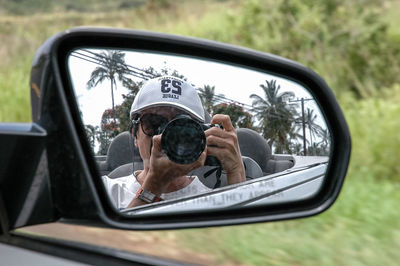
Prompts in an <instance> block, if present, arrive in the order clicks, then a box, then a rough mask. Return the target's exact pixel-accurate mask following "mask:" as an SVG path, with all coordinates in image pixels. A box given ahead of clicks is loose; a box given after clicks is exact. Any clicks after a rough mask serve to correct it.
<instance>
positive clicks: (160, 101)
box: [130, 76, 204, 122]
mask: <svg viewBox="0 0 400 266" xmlns="http://www.w3.org/2000/svg"><path fill="white" fill-rule="evenodd" d="M158 106H172V107H175V108H177V109H180V110H182V111H185V112H186V113H188V114H189V115H191V116H192V117H193V118H194V119H196V120H198V121H199V122H204V108H203V104H202V103H201V100H200V97H199V95H198V93H197V92H196V89H195V88H194V87H193V86H192V85H190V84H189V83H187V82H186V81H184V80H182V79H179V78H176V77H172V76H162V77H158V78H154V79H150V80H148V81H146V82H145V83H144V84H143V86H142V88H141V89H140V90H139V92H138V94H137V95H136V97H135V100H134V101H133V103H132V107H131V112H130V117H131V119H132V118H133V115H134V114H137V113H140V112H141V111H143V110H144V109H147V108H151V107H158Z"/></svg>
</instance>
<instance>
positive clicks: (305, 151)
mask: <svg viewBox="0 0 400 266" xmlns="http://www.w3.org/2000/svg"><path fill="white" fill-rule="evenodd" d="M313 100H314V99H312V98H306V99H304V98H301V99H300V100H294V101H292V100H290V101H289V102H290V103H293V102H301V123H302V125H303V149H304V156H307V145H306V141H307V140H306V121H305V114H304V102H305V101H313Z"/></svg>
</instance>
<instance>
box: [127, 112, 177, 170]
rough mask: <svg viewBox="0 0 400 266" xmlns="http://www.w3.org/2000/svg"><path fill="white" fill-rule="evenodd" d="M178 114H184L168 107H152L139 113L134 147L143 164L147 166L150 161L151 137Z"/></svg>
mask: <svg viewBox="0 0 400 266" xmlns="http://www.w3.org/2000/svg"><path fill="white" fill-rule="evenodd" d="M179 114H184V112H183V111H181V110H179V109H176V108H174V107H169V106H161V107H152V108H149V109H146V110H144V111H142V112H141V114H140V123H139V128H138V130H137V133H136V139H135V145H136V147H138V148H139V153H140V157H141V158H142V159H143V163H144V164H147V163H148V160H149V159H150V147H151V138H152V136H153V135H155V134H158V132H157V131H158V128H159V127H160V126H162V125H165V124H166V123H168V122H169V121H171V120H172V119H173V118H174V117H176V116H177V115H179Z"/></svg>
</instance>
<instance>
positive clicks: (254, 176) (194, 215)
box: [0, 28, 351, 229]
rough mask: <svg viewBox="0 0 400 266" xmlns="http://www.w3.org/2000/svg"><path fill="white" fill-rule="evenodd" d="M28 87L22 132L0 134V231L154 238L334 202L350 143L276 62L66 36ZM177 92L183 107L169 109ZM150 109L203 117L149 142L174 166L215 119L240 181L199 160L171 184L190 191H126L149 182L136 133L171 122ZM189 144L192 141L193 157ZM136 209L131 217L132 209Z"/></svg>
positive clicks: (292, 69)
mask: <svg viewBox="0 0 400 266" xmlns="http://www.w3.org/2000/svg"><path fill="white" fill-rule="evenodd" d="M152 80H157V82H159V87H154V88H152V89H153V90H152V91H151V92H152V93H151V94H147V96H146V97H147V98H146V100H151V101H153V103H152V104H151V105H147V107H148V106H151V107H152V109H151V110H152V111H151V112H146V110H148V109H146V108H141V109H140V108H139V109H137V110H139V111H137V112H136V111H135V110H136V109H135V110H134V108H133V107H131V106H132V103H133V102H134V101H135V98H136V97H139V96H138V95H139V94H140V93H141V92H140V91H141V89H142V88H143V87H145V86H146V85H145V84H148V82H149V81H152ZM30 86H31V103H32V116H33V123H32V124H0V143H1V145H2V147H5V149H6V153H2V154H1V158H2V159H1V160H0V166H1V167H0V177H1V179H0V188H1V193H0V195H2V197H3V201H4V206H5V209H6V210H7V212H8V217H9V221H10V222H9V224H10V225H9V226H10V228H11V229H13V228H18V227H21V226H25V225H30V224H38V223H43V222H49V221H56V220H60V219H61V220H62V221H63V222H66V223H85V224H92V225H101V226H109V227H114V228H123V229H167V228H188V227H205V226H216V225H232V224H244V223H253V222H264V221H274V220H282V219H293V218H299V217H306V216H311V215H315V214H318V213H320V212H322V211H324V210H326V209H327V208H329V206H331V205H332V204H333V203H334V201H335V200H336V198H337V197H338V195H339V192H340V189H341V187H342V184H343V181H344V177H345V175H346V171H347V166H348V162H349V157H350V146H351V144H350V135H349V131H348V128H347V124H346V121H345V119H344V117H343V114H342V111H341V109H340V107H339V105H338V103H337V101H336V99H335V97H334V95H333V93H332V91H331V89H330V88H329V87H328V85H327V84H326V83H325V82H324V80H323V79H322V78H321V77H319V76H318V75H317V74H316V73H315V72H313V71H312V70H310V69H308V68H305V67H304V66H302V65H300V64H299V63H296V62H293V61H290V60H288V59H285V58H281V57H278V56H274V55H270V54H265V53H261V52H257V51H253V50H250V49H246V48H240V47H236V46H231V45H227V44H222V43H217V42H212V41H207V40H200V39H193V38H186V37H181V36H173V35H166V34H160V33H151V32H142V31H131V30H117V29H100V28H76V29H72V30H68V31H65V32H62V33H60V34H57V35H55V36H53V37H52V38H50V39H49V40H47V41H46V42H45V43H44V44H43V45H42V47H41V48H40V49H39V50H38V51H37V53H36V56H35V59H34V62H33V66H32V73H31V83H30ZM187 87H190V88H193V91H195V94H194V95H195V96H193V95H191V96H190V97H192V98H190V100H182V98H184V97H186V96H185V93H186V90H187ZM197 95H198V96H197ZM140 97H142V100H143V98H145V97H144V96H143V93H142V95H140ZM157 97H160V99H161V100H155V99H158V98H157ZM163 98H164V100H165V101H169V102H171V101H175V100H181V101H182V102H183V103H182V102H177V103H176V102H175V103H174V104H175V105H171V106H175V107H177V108H175V109H176V110H178V111H179V112H178V114H181V113H182V112H183V113H185V111H188V110H189V109H190V108H189V107H188V106H191V105H193V102H195V101H197V98H199V100H198V103H200V104H201V105H202V108H203V110H200V111H199V112H197V111H196V112H192V113H190V112H189V114H190V115H193V113H194V115H193V117H194V118H193V121H194V120H196V119H197V120H198V121H197V122H192V121H190V123H191V124H193V125H194V126H193V128H199V129H196V130H194V129H192V128H190V127H189V125H188V124H187V123H186V124H185V123H181V122H179V123H180V124H177V126H176V128H177V129H176V131H175V132H174V131H171V132H172V133H171V132H170V133H169V137H168V140H165V139H164V140H163V145H167V144H168V145H169V146H168V147H169V148H168V149H169V150H168V151H169V152H170V153H171V154H175V155H176V156H175V157H178V158H180V160H181V161H178V164H177V165H179V163H182V164H185V163H188V164H189V163H192V162H193V161H195V160H197V158H198V157H199V156H200V154H202V151H207V148H205V147H206V143H205V141H206V139H205V138H204V136H205V135H207V136H208V133H204V132H207V130H210V131H213V132H214V131H215V132H217V134H219V133H218V131H217V130H221V132H222V131H224V130H225V131H227V129H226V128H224V127H222V126H221V127H219V128H216V127H214V125H213V123H211V122H212V121H215V120H212V119H213V118H212V117H213V116H215V115H216V114H224V115H228V116H229V118H230V123H231V125H232V132H234V135H235V137H236V138H237V147H238V149H239V150H240V153H239V154H240V156H241V160H240V161H241V162H240V163H242V162H243V166H244V169H245V173H244V179H243V180H241V181H240V182H234V183H232V182H231V177H230V173H229V171H226V169H224V167H225V166H226V163H225V158H224V156H223V155H217V157H219V159H216V158H212V157H215V156H207V158H208V159H216V160H214V161H212V160H211V163H206V164H205V165H203V166H200V167H197V168H195V169H191V170H190V171H189V172H188V173H187V175H185V176H184V177H187V178H188V180H189V178H190V181H184V182H186V183H187V184H186V183H185V184H184V185H182V186H181V187H179V189H174V188H172V189H171V190H170V191H167V192H168V193H167V192H165V193H164V194H162V195H161V200H154V198H155V195H153V194H152V193H150V192H148V191H145V192H146V193H148V194H143V193H144V192H143V191H141V192H138V191H139V189H140V187H141V185H143V180H140V179H139V177H138V175H140V174H141V173H143V172H146V171H147V170H148V169H150V168H149V167H150V166H149V165H151V163H152V162H151V159H150V158H151V156H152V154H151V151H154V150H152V149H153V148H154V145H156V144H155V143H153V142H151V143H150V142H149V144H148V145H149V146H148V147H149V148H148V149H149V150H148V151H147V148H146V147H147V146H145V145H144V144H142V145H139V144H138V142H140V141H142V140H140V137H137V134H139V135H141V136H142V135H143V134H144V135H143V136H145V135H146V136H147V135H148V136H153V135H154V134H155V133H153V132H154V131H155V130H156V129H157V130H158V131H157V132H158V133H157V134H160V133H162V132H163V131H162V130H160V128H163V129H164V128H165V127H166V126H165V124H167V122H168V120H170V121H172V120H173V118H174V117H175V116H173V115H172V113H171V111H170V110H172V109H167V111H168V112H169V113H168V112H167V113H168V114H167V115H166V116H167V118H169V119H167V118H165V117H164V118H165V119H166V120H165V121H164V120H162V118H160V114H161V111H160V109H157V108H160V107H164V105H163V104H162V103H163V102H164V100H162V99H163ZM140 100H141V99H139V98H138V99H136V101H140ZM171 106H169V107H171ZM161 109H162V108H161ZM175 109H173V110H175ZM132 110H133V111H135V112H133V111H132ZM203 112H204V113H203ZM198 113H201V115H199V116H197V117H196V115H197V114H198ZM146 114H147V115H149V114H151V115H153V116H145V115H146ZM136 115H137V116H136ZM146 119H147V120H146ZM185 119H186V118H185ZM183 120H184V119H182V121H183ZM187 120H190V119H188V118H187ZM135 121H136V122H135ZM160 121H163V123H164V124H162V122H160ZM135 123H136V124H135ZM169 123H171V122H169ZM175 123H176V122H175ZM161 125H162V126H163V127H161ZM197 125H198V126H197ZM135 127H136V131H135ZM138 132H140V133H138ZM193 132H194V133H193ZM151 133H153V134H151ZM178 133H182V134H178ZM163 134H164V133H162V134H161V135H163ZM165 135H166V134H165ZM200 135H201V136H203V139H201V138H200V137H199V138H200V139H199V143H200V142H201V141H203V142H201V143H200V144H201V145H200V144H195V140H194V137H196V138H197V137H198V136H200ZM177 136H179V137H177ZM143 138H145V137H143ZM186 138H187V139H186ZM149 139H150V137H149ZM196 141H197V140H196ZM165 142H168V143H167V144H165ZM153 144H154V145H153ZM196 145H197V146H196ZM202 145H203V146H202ZM194 146H196V147H201V148H200V150H198V151H195V148H193V147H194ZM209 146H212V145H209ZM216 147H218V146H216ZM166 149H167V148H166V146H163V148H162V151H163V152H161V153H162V154H163V155H162V156H165V158H167V155H166V153H167V150H166ZM192 150H193V151H192ZM192 154H194V155H193V156H192ZM154 156H155V155H154ZM168 156H169V157H168V158H169V159H171V160H173V157H172V155H171V156H170V155H168ZM196 156H197V157H196ZM25 157H26V158H28V157H31V158H32V159H30V160H25V159H24V158H25ZM192 157H193V158H194V159H193V160H191V159H192ZM207 162H209V161H207ZM19 169H25V170H24V171H20V170H19ZM135 173H136V174H135ZM138 173H139V174H138ZM192 180H196V181H192ZM15 182H20V183H21V184H23V185H20V186H13V183H15ZM194 182H199V183H198V184H197V185H196V186H194V185H193V184H194ZM9 187H13V188H14V187H18V190H17V191H16V190H13V191H11V190H10V189H8V188H9ZM200 187H201V188H202V189H199V188H200ZM182 191H184V192H182ZM140 193H142V194H140ZM158 196H159V195H157V197H158ZM137 197H139V199H141V200H143V201H144V204H140V205H132V200H133V199H135V198H137Z"/></svg>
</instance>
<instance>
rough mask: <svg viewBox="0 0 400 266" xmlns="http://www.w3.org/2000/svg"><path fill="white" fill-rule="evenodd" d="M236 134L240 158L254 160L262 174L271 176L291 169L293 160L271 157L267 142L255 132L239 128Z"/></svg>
mask: <svg viewBox="0 0 400 266" xmlns="http://www.w3.org/2000/svg"><path fill="white" fill-rule="evenodd" d="M236 133H237V136H238V141H239V147H240V152H241V153H242V156H247V157H250V158H252V159H254V160H255V161H256V163H257V164H258V165H259V166H260V167H261V170H262V171H263V173H264V174H273V173H277V172H281V171H283V170H286V169H289V168H291V167H293V165H294V158H293V157H292V156H290V155H288V156H285V157H282V156H280V157H278V156H275V155H272V152H271V148H270V146H269V145H268V143H267V141H266V140H265V139H264V138H263V137H262V136H261V135H260V134H259V133H257V132H256V131H254V130H252V129H249V128H239V129H237V130H236Z"/></svg>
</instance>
